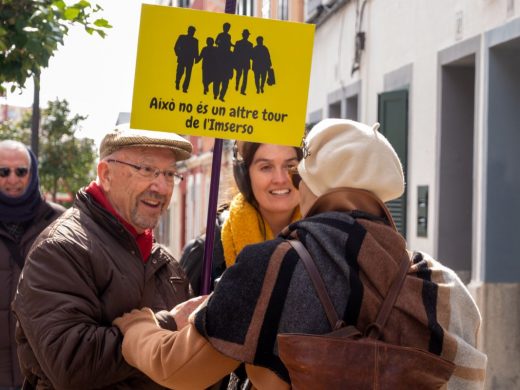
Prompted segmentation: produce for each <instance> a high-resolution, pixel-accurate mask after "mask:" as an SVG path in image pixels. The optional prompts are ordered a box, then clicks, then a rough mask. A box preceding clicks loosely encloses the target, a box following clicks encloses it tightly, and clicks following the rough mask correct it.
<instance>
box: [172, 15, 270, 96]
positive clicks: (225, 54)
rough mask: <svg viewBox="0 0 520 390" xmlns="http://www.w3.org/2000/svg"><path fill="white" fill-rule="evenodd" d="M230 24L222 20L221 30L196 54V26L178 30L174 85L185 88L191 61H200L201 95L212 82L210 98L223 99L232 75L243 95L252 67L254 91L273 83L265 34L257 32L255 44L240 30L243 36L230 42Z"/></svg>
mask: <svg viewBox="0 0 520 390" xmlns="http://www.w3.org/2000/svg"><path fill="white" fill-rule="evenodd" d="M230 30H231V24H229V23H224V24H223V26H222V31H221V32H220V33H218V35H217V37H216V38H215V39H213V38H212V37H208V38H207V39H206V46H204V47H203V48H202V50H201V51H200V54H199V41H198V39H197V38H195V31H196V29H195V27H194V26H189V27H188V32H187V34H180V35H179V36H178V37H177V41H176V42H175V46H174V49H175V54H176V56H177V70H176V74H175V87H176V89H177V90H179V89H180V87H181V81H182V78H183V77H184V81H183V82H182V90H183V91H184V92H188V88H189V85H190V79H191V72H192V68H193V65H194V64H198V63H199V62H202V64H201V65H202V85H203V90H204V95H207V94H208V92H209V91H210V85H211V84H213V85H212V91H213V98H214V99H219V100H221V101H223V102H224V101H225V100H224V98H225V96H226V93H227V90H228V87H229V82H230V80H231V79H232V78H233V75H234V76H235V90H236V91H240V93H241V94H242V95H246V90H247V83H248V76H249V70H250V69H251V70H252V71H253V75H254V79H255V86H256V93H257V94H260V93H264V87H265V85H266V84H267V85H268V86H274V84H275V77H274V69H273V67H272V63H271V55H270V52H269V49H268V48H267V46H265V45H264V38H263V37H262V36H258V37H257V38H256V45H255V46H254V45H253V43H252V42H251V41H249V37H250V36H251V33H250V31H249V30H248V29H247V28H245V29H243V30H242V39H239V40H237V41H235V44H234V45H233V43H232V37H231V34H230Z"/></svg>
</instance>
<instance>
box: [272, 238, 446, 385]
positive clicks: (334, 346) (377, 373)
mask: <svg viewBox="0 0 520 390" xmlns="http://www.w3.org/2000/svg"><path fill="white" fill-rule="evenodd" d="M289 243H290V244H291V245H292V246H293V247H294V249H296V251H297V252H298V254H299V256H300V258H301V259H302V260H303V264H304V265H305V268H306V269H307V272H308V273H309V275H310V277H311V280H312V282H313V284H314V287H315V289H316V292H317V294H318V297H319V298H320V301H321V303H322V305H323V307H324V309H325V313H326V314H327V318H328V319H329V322H330V324H331V327H332V329H333V331H332V332H331V333H327V334H323V335H313V334H294V333H288V334H279V335H278V351H279V355H280V359H282V361H283V363H284V364H285V366H286V367H287V370H288V371H289V375H290V378H291V385H292V388H293V389H296V390H298V389H313V390H319V389H327V390H331V389H355V390H358V389H359V390H360V389H363V390H364V389H378V390H386V389H388V390H390V389H392V390H394V389H399V390H401V389H414V390H415V389H438V388H440V387H441V386H442V385H443V384H445V383H446V382H447V381H448V379H449V378H450V376H451V374H452V373H453V370H454V369H455V365H454V364H453V363H452V362H450V361H448V360H445V359H442V358H441V357H439V356H437V355H434V354H432V353H430V352H428V351H424V350H421V349H417V348H410V347H403V346H399V345H392V344H388V343H385V342H384V341H382V340H379V337H380V335H382V334H383V329H384V326H385V324H386V320H387V319H388V316H389V315H390V312H391V311H392V308H393V306H394V304H395V300H396V299H397V296H398V295H399V292H400V290H401V287H402V285H403V282H404V279H405V276H406V273H407V271H408V268H409V267H410V260H409V258H408V255H407V254H406V255H405V256H403V260H402V262H401V266H400V270H399V273H398V275H397V276H396V278H395V279H394V281H393V282H392V285H391V287H390V290H389V292H388V294H387V296H386V297H385V299H384V301H383V303H382V305H381V308H380V310H379V313H378V315H377V318H376V320H375V321H374V322H373V323H372V324H371V325H369V326H368V327H367V329H366V330H365V333H364V334H362V333H361V332H359V330H358V329H356V328H355V327H354V326H345V324H344V323H343V321H342V320H340V319H339V317H338V314H337V312H336V310H335V309H334V306H333V304H332V301H331V299H330V297H329V295H328V293H327V290H326V288H325V283H324V282H323V279H322V278H321V275H320V274H319V271H318V269H317V267H316V265H315V264H314V261H313V259H312V257H311V255H310V254H309V252H308V251H307V249H306V248H305V247H304V246H303V244H302V243H301V242H300V241H298V240H289Z"/></svg>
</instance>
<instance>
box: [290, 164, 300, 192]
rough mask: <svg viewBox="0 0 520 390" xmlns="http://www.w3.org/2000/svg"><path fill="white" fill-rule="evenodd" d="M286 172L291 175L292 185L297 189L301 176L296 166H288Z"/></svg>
mask: <svg viewBox="0 0 520 390" xmlns="http://www.w3.org/2000/svg"><path fill="white" fill-rule="evenodd" d="M287 173H289V176H290V177H291V181H292V185H293V186H294V188H296V189H298V186H299V185H300V182H301V181H302V177H301V176H300V173H299V172H298V167H290V168H289V169H288V170H287Z"/></svg>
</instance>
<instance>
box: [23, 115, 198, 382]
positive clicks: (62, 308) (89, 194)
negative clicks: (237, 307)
mask: <svg viewBox="0 0 520 390" xmlns="http://www.w3.org/2000/svg"><path fill="white" fill-rule="evenodd" d="M191 150H192V145H191V143H190V142H189V141H187V140H185V139H184V138H182V137H180V136H179V135H177V134H174V133H163V132H153V131H144V130H135V129H130V128H129V126H128V124H126V125H120V126H118V127H117V128H116V129H114V130H112V131H109V132H108V133H107V134H106V135H105V136H104V138H103V140H102V141H101V145H100V150H99V154H100V160H99V163H98V164H97V179H96V181H94V182H92V183H90V184H89V185H87V186H86V187H84V188H82V189H80V190H79V191H78V193H77V194H76V198H75V201H74V204H73V206H72V207H71V208H70V209H69V210H67V211H66V212H65V213H64V214H63V215H62V216H61V217H60V218H58V219H57V220H56V221H55V222H54V223H53V224H52V226H51V227H50V228H49V229H48V230H46V231H45V232H44V233H43V234H42V235H40V236H39V238H38V239H37V240H36V242H35V244H34V246H33V248H32V250H31V251H30V252H29V255H28V256H27V260H26V265H25V268H24V272H23V274H22V276H21V278H20V282H19V286H18V291H17V293H16V296H15V298H14V301H13V310H14V312H15V314H16V316H17V318H18V323H19V327H18V332H17V341H18V354H19V358H20V362H21V366H22V370H23V374H24V375H25V377H26V379H27V383H28V384H29V387H30V386H32V387H33V388H46V389H53V388H56V389H79V388H82V389H86V388H89V389H123V388H125V389H158V388H160V386H159V385H157V384H156V383H154V382H153V381H152V380H150V379H149V378H147V377H146V376H145V375H143V374H142V373H140V372H139V371H137V370H136V369H135V368H133V367H131V366H129V365H128V364H127V363H126V362H125V361H124V359H123V358H122V355H121V340H122V336H121V333H120V332H119V330H118V329H117V328H116V327H115V326H113V325H112V323H111V322H112V320H113V319H114V318H116V317H117V316H120V315H121V314H122V313H124V312H126V311H128V310H131V309H132V308H140V307H142V306H148V307H150V308H152V309H153V310H154V313H155V314H156V316H157V318H158V321H159V322H160V323H161V324H162V325H163V326H164V327H165V328H168V329H176V324H175V321H174V320H173V317H171V315H170V313H169V311H168V310H170V309H171V308H173V307H174V306H175V305H176V304H178V303H180V302H183V301H185V300H186V299H188V298H190V297H191V296H192V294H191V291H190V287H189V282H188V280H187V278H186V276H185V274H184V272H183V271H182V269H181V267H180V266H179V264H178V262H177V261H176V260H175V259H174V258H173V256H172V255H171V254H170V253H169V252H168V251H167V250H166V248H164V247H163V246H161V245H159V244H157V243H156V242H155V240H154V237H153V228H154V227H155V226H156V225H157V223H158V221H159V218H160V216H161V215H162V214H163V213H164V211H166V209H167V208H168V206H169V204H170V199H171V196H172V193H173V189H174V187H175V186H176V185H178V184H179V183H180V181H181V180H182V175H180V174H179V173H178V172H177V170H176V163H177V162H178V161H181V160H185V159H187V158H189V157H190V155H191Z"/></svg>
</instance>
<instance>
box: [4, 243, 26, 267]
mask: <svg viewBox="0 0 520 390" xmlns="http://www.w3.org/2000/svg"><path fill="white" fill-rule="evenodd" d="M0 240H2V242H3V243H4V244H5V246H6V247H7V249H8V250H9V253H11V257H12V258H13V259H14V261H15V262H16V264H18V267H20V269H23V265H24V263H25V260H24V258H23V257H22V254H21V253H20V251H19V250H18V247H17V245H16V244H15V243H14V242H12V241H11V240H9V239H7V238H5V237H0Z"/></svg>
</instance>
